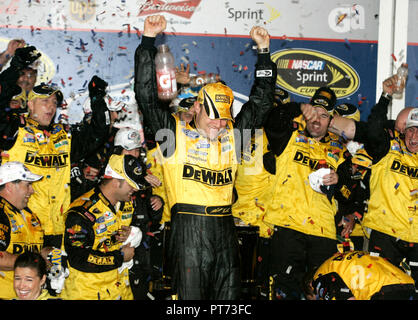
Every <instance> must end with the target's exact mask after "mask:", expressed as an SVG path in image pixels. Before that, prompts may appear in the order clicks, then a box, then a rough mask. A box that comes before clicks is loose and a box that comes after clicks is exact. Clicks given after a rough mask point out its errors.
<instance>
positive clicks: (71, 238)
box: [64, 210, 123, 273]
mask: <svg viewBox="0 0 418 320" xmlns="http://www.w3.org/2000/svg"><path fill="white" fill-rule="evenodd" d="M94 240H95V232H94V230H93V224H92V223H91V222H90V220H88V219H87V218H85V217H84V216H83V215H82V214H81V213H80V212H77V211H76V210H74V211H69V212H68V216H67V219H66V222H65V232H64V247H65V251H66V252H67V255H68V261H69V263H70V265H71V267H73V268H75V269H77V270H79V271H82V272H91V273H98V272H106V271H109V270H113V269H116V268H118V267H120V266H121V265H122V263H123V256H122V254H121V251H120V250H114V251H109V252H101V251H99V250H94V249H93V244H94ZM100 262H103V263H100Z"/></svg>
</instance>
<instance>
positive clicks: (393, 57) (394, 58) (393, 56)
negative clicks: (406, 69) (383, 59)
mask: <svg viewBox="0 0 418 320" xmlns="http://www.w3.org/2000/svg"><path fill="white" fill-rule="evenodd" d="M391 56H392V59H393V60H394V61H395V62H396V61H398V60H397V59H396V57H395V55H394V54H393V53H392V54H391Z"/></svg>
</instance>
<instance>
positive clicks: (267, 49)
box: [257, 48, 270, 53]
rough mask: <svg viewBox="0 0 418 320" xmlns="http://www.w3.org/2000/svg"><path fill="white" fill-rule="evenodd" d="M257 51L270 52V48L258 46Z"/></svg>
mask: <svg viewBox="0 0 418 320" xmlns="http://www.w3.org/2000/svg"><path fill="white" fill-rule="evenodd" d="M257 52H258V53H269V52H270V48H261V49H259V48H257Z"/></svg>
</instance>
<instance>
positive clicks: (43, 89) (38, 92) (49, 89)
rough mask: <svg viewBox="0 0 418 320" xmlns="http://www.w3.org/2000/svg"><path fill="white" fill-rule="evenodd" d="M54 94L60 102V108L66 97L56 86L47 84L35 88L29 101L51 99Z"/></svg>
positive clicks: (30, 93)
mask: <svg viewBox="0 0 418 320" xmlns="http://www.w3.org/2000/svg"><path fill="white" fill-rule="evenodd" d="M54 93H55V95H56V97H57V100H58V106H60V105H61V103H62V101H63V99H64V95H63V94H62V92H61V90H59V89H58V88H57V87H55V86H48V85H46V84H40V85H38V86H35V87H33V89H32V90H31V91H30V92H29V95H28V101H30V100H33V99H36V98H41V99H42V98H49V97H50V96H52V95H53V94H54Z"/></svg>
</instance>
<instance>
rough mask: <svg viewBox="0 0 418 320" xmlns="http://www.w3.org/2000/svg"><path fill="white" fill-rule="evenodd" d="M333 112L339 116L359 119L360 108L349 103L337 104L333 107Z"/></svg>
mask: <svg viewBox="0 0 418 320" xmlns="http://www.w3.org/2000/svg"><path fill="white" fill-rule="evenodd" d="M335 112H336V113H337V114H338V115H340V116H341V117H344V118H348V119H352V120H354V121H360V110H359V109H358V108H357V107H356V106H355V105H354V104H351V103H343V104H339V105H338V106H336V107H335Z"/></svg>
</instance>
